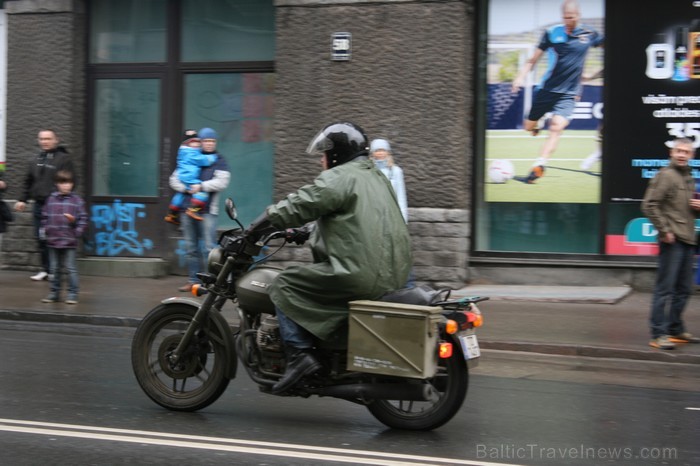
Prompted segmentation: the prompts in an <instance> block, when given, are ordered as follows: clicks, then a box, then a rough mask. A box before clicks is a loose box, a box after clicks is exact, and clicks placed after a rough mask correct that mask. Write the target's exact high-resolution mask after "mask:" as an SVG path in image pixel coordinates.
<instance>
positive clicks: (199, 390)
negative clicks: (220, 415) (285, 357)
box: [131, 303, 231, 411]
mask: <svg viewBox="0 0 700 466" xmlns="http://www.w3.org/2000/svg"><path fill="white" fill-rule="evenodd" d="M196 312H197V309H196V308H195V307H193V306H190V305H187V304H180V303H176V304H168V305H164V306H159V307H157V308H156V309H154V310H152V311H151V312H150V313H149V314H148V315H147V316H146V317H144V319H143V320H142V321H141V323H140V324H139V326H138V328H137V329H136V333H135V335H134V339H133V342H132V345H131V364H132V367H133V370H134V375H135V376H136V379H137V380H138V382H139V385H140V386H141V388H142V389H143V391H144V392H145V393H146V395H148V396H149V397H150V398H151V399H152V400H153V401H155V402H156V403H158V404H159V405H161V406H163V407H165V408H168V409H172V410H175V411H196V410H198V409H202V408H204V407H206V406H209V405H210V404H211V403H213V402H214V401H216V400H217V399H218V398H219V396H221V394H222V393H223V392H224V390H226V387H227V386H228V383H229V379H228V377H227V376H226V374H227V368H228V367H229V358H230V357H231V355H229V354H228V352H227V346H226V336H225V335H223V334H222V332H223V331H225V330H223V329H222V328H221V327H220V326H217V325H216V324H215V322H214V321H213V320H212V319H207V320H206V322H205V323H203V324H202V325H201V327H200V328H198V329H197V330H196V332H195V335H194V336H193V337H192V341H191V343H190V345H189V346H188V347H187V348H186V349H185V350H184V351H183V353H182V356H181V357H180V358H179V360H178V361H177V363H174V362H172V361H171V360H170V355H171V354H172V353H173V351H174V350H175V349H176V348H177V346H178V344H179V343H180V340H181V339H182V337H183V335H184V334H185V330H186V329H187V327H188V326H189V325H190V322H192V318H193V317H194V314H195V313H196Z"/></svg>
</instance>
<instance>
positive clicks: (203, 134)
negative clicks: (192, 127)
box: [197, 128, 219, 139]
mask: <svg viewBox="0 0 700 466" xmlns="http://www.w3.org/2000/svg"><path fill="white" fill-rule="evenodd" d="M197 135H198V136H199V139H219V135H218V134H216V131H214V130H213V129H211V128H202V129H200V130H199V131H198V132H197Z"/></svg>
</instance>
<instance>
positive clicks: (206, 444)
mask: <svg viewBox="0 0 700 466" xmlns="http://www.w3.org/2000/svg"><path fill="white" fill-rule="evenodd" d="M0 431H5V432H16V433H26V434H35V435H54V436H59V437H71V438H85V439H94V440H108V441H113V442H127V443H141V444H148V445H161V446H170V447H180V448H195V449H201V450H214V451H227V452H237V453H246V454H251V455H266V456H281V457H287V458H305V459H313V460H324V461H337V462H342V463H358V462H359V463H363V464H375V465H386V466H399V465H410V464H421V465H442V464H467V465H483V466H517V465H507V464H505V463H489V462H483V461H470V460H458V459H452V458H436V457H430V456H414V455H402V454H398V453H387V452H377V451H366V450H350V449H344V448H329V447H315V446H310V445H296V444H288V443H274V442H260V441H255V440H239V439H228V438H222V437H205V436H199V435H183V434H168V433H162V432H150V431H145V430H130V429H114V428H109V427H93V426H82V425H74V424H57V423H52V422H35V421H22V420H15V419H0ZM295 450H296V451H295ZM332 453H336V454H332ZM341 455H342V456H341ZM383 458H387V459H383Z"/></svg>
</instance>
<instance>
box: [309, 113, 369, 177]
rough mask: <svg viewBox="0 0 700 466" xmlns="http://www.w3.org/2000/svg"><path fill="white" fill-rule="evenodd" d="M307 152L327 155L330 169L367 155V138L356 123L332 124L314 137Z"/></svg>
mask: <svg viewBox="0 0 700 466" xmlns="http://www.w3.org/2000/svg"><path fill="white" fill-rule="evenodd" d="M306 152H307V153H308V154H311V155H317V154H318V155H320V154H323V155H325V156H326V161H327V163H328V168H333V167H335V166H338V165H342V164H344V163H345V162H349V161H350V160H352V159H354V158H355V157H359V156H361V155H367V136H366V135H365V132H364V130H363V129H362V128H360V127H359V126H357V125H356V124H354V123H348V122H337V123H331V124H330V125H327V126H326V127H324V128H323V129H322V130H321V131H319V133H318V134H317V135H316V136H314V138H313V139H312V140H311V143H310V144H309V147H307V148H306Z"/></svg>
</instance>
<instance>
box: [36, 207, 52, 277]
mask: <svg viewBox="0 0 700 466" xmlns="http://www.w3.org/2000/svg"><path fill="white" fill-rule="evenodd" d="M43 208H44V203H43V202H36V201H34V236H35V237H36V238H37V241H38V242H39V254H40V256H41V267H42V269H43V270H44V272H46V273H51V272H50V270H49V268H50V265H49V247H48V246H47V245H46V240H42V239H39V228H41V209H43Z"/></svg>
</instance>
